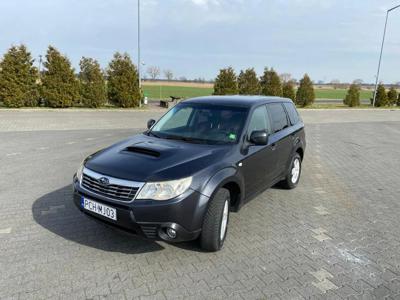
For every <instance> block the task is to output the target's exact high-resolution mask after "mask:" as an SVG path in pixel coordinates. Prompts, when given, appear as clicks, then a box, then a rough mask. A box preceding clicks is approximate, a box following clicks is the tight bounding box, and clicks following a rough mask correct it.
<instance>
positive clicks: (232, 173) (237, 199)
mask: <svg viewBox="0 0 400 300" xmlns="http://www.w3.org/2000/svg"><path fill="white" fill-rule="evenodd" d="M220 188H225V189H227V190H228V191H229V194H230V198H231V210H233V211H238V210H239V209H240V207H241V206H242V203H243V197H244V181H243V178H241V177H240V176H238V174H237V170H236V169H235V168H233V167H229V168H225V169H222V170H220V171H218V172H217V173H216V174H215V175H214V176H213V177H212V178H211V179H210V180H209V181H208V182H207V184H206V185H205V187H204V189H203V192H202V193H203V194H204V195H206V196H208V197H210V199H212V197H213V196H214V195H215V193H216V192H217V191H218V189H220Z"/></svg>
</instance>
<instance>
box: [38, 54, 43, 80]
mask: <svg viewBox="0 0 400 300" xmlns="http://www.w3.org/2000/svg"><path fill="white" fill-rule="evenodd" d="M39 80H40V82H42V54H40V55H39Z"/></svg>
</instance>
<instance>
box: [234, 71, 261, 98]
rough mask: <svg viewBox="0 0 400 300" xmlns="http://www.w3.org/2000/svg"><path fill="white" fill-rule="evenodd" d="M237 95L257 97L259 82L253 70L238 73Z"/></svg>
mask: <svg viewBox="0 0 400 300" xmlns="http://www.w3.org/2000/svg"><path fill="white" fill-rule="evenodd" d="M238 87H239V94H241V95H259V94H260V82H259V80H258V78H257V74H256V72H255V71H254V69H253V68H251V69H247V70H245V71H243V70H242V71H240V74H239V77H238Z"/></svg>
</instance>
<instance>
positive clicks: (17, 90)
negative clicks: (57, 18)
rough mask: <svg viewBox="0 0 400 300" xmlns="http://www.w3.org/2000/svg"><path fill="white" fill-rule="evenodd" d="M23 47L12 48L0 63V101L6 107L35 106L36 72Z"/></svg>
mask: <svg viewBox="0 0 400 300" xmlns="http://www.w3.org/2000/svg"><path fill="white" fill-rule="evenodd" d="M33 62H34V60H33V59H32V56H31V54H30V53H29V52H28V50H27V48H26V47H25V46H24V45H20V46H12V47H11V48H10V49H9V50H8V51H7V53H6V54H4V57H3V60H2V61H1V62H0V100H1V101H3V102H4V104H5V105H6V106H7V107H21V106H36V105H37V104H38V100H39V93H38V86H37V80H38V71H37V69H36V68H35V67H34V66H33Z"/></svg>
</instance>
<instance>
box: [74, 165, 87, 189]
mask: <svg viewBox="0 0 400 300" xmlns="http://www.w3.org/2000/svg"><path fill="white" fill-rule="evenodd" d="M84 167H85V165H84V164H83V162H82V163H81V165H80V166H79V168H78V170H77V171H76V178H78V181H79V184H81V183H82V176H83V168H84Z"/></svg>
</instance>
